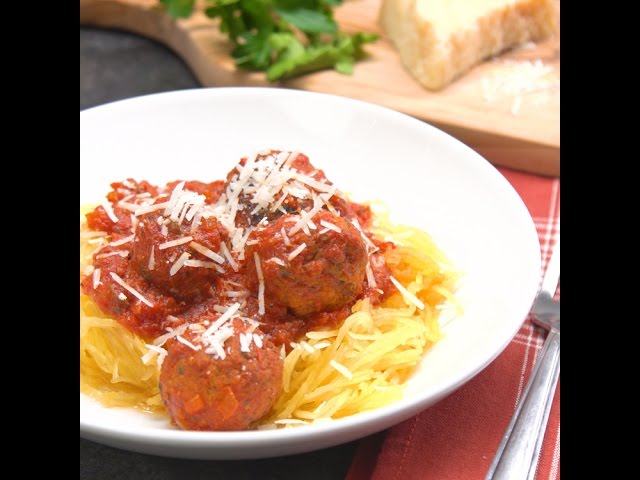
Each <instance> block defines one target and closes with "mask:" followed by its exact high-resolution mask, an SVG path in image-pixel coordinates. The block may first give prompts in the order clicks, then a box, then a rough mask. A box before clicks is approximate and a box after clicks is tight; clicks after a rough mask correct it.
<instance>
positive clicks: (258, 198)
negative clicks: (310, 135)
mask: <svg viewBox="0 0 640 480" xmlns="http://www.w3.org/2000/svg"><path fill="white" fill-rule="evenodd" d="M280 154H283V155H288V154H289V152H281V151H280V150H270V151H269V153H267V152H262V153H261V154H260V155H258V156H257V158H256V160H255V163H253V169H254V171H253V174H252V175H251V176H250V177H249V180H248V181H247V182H246V184H245V185H244V189H243V191H242V192H239V196H238V203H239V206H238V212H237V213H236V217H235V223H236V225H237V226H239V227H243V228H246V227H255V226H257V225H258V223H259V222H260V221H261V220H262V219H263V218H266V219H267V220H268V221H272V220H274V219H276V218H278V217H280V216H281V215H283V213H292V214H295V213H300V212H301V211H302V210H309V209H310V208H312V207H313V204H314V202H313V198H312V192H314V193H316V194H318V193H322V192H323V191H324V190H323V191H319V190H317V189H316V188H314V187H313V186H310V185H308V184H306V183H305V182H304V181H300V180H297V179H296V178H295V177H294V178H290V177H288V176H287V175H284V176H285V177H286V178H287V180H286V181H285V183H286V187H282V188H281V186H280V185H278V186H275V184H277V181H275V179H276V178H277V175H275V176H274V175H273V171H275V170H277V168H276V167H277V165H278V164H279V163H278V162H279V160H277V158H278V156H279V155H280ZM246 163H247V157H244V158H242V159H241V160H240V162H239V163H238V166H237V167H235V168H234V169H233V170H231V171H230V172H229V173H228V174H227V182H226V184H225V190H226V191H227V195H228V196H229V195H230V194H231V192H232V190H233V189H234V188H235V187H234V184H235V183H236V182H237V181H238V179H239V178H240V177H241V175H242V174H241V172H242V169H243V168H244V167H245V165H246ZM284 163H285V165H283V164H279V165H280V168H279V169H280V171H283V172H284V171H285V170H288V169H290V170H291V171H292V172H294V173H295V172H297V173H299V174H302V175H304V176H305V177H307V178H308V179H311V181H312V182H320V183H324V184H325V185H326V186H327V187H330V186H331V185H333V184H332V183H331V182H330V181H329V180H328V179H327V177H326V175H325V174H324V172H323V171H322V170H320V169H317V168H316V167H314V166H313V164H312V163H311V162H310V161H309V157H307V156H306V155H305V154H303V153H298V154H297V155H296V156H295V158H293V159H290V160H287V161H286V162H284ZM267 176H269V177H271V178H273V179H274V182H275V183H274V184H270V183H269V182H267V183H268V184H269V187H268V189H269V190H274V191H275V192H276V193H275V194H274V195H273V198H272V201H271V202H270V203H269V206H268V207H266V206H265V205H264V204H263V202H264V197H263V195H262V194H264V193H265V190H264V188H265V186H264V185H263V181H264V179H265V177H267ZM247 187H248V188H247ZM255 187H258V188H255ZM289 188H290V190H289ZM245 190H248V191H245ZM288 190H289V193H287V191H288ZM283 196H284V198H282V197H283ZM266 198H269V197H268V195H267V196H266ZM329 203H331V204H332V206H333V207H334V208H335V209H336V210H337V211H338V212H340V214H341V215H342V216H344V217H346V218H352V217H353V216H354V215H353V212H352V211H351V209H350V205H349V204H348V203H347V202H346V201H345V200H344V199H343V198H342V197H340V196H338V195H334V196H332V197H331V198H330V199H329ZM273 205H278V206H279V208H278V209H275V210H274V209H272V208H271V206H273Z"/></svg>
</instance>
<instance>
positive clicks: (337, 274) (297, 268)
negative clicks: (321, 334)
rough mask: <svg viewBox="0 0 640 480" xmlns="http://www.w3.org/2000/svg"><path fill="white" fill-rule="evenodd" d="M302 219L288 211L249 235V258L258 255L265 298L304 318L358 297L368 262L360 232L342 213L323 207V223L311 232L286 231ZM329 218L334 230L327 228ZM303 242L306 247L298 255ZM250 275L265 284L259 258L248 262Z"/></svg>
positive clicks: (254, 281) (318, 217) (316, 219)
mask: <svg viewBox="0 0 640 480" xmlns="http://www.w3.org/2000/svg"><path fill="white" fill-rule="evenodd" d="M299 218H300V217H299V216H294V215H283V216H282V217H280V218H279V219H278V220H276V221H274V222H272V223H270V224H268V225H267V226H265V227H259V228H257V229H256V230H254V231H253V232H252V233H251V235H250V236H249V240H248V241H247V245H248V246H247V258H249V259H251V258H254V253H257V254H258V258H259V259H260V265H261V270H262V273H263V275H264V285H265V303H266V304H275V305H284V306H286V307H287V308H289V309H290V310H291V311H292V312H293V313H294V314H295V315H297V316H302V317H303V316H306V315H309V314H312V313H314V312H320V311H332V310H335V309H338V308H340V307H342V306H344V305H345V304H347V303H349V302H352V301H354V300H355V299H356V298H358V296H360V295H361V294H362V292H363V281H364V278H365V268H366V265H367V250H366V246H365V243H364V241H363V239H362V237H361V235H360V232H359V231H358V229H356V228H355V227H354V226H353V225H352V224H351V223H350V222H348V221H346V220H345V219H343V218H342V217H339V216H337V215H334V214H333V213H331V212H328V211H326V210H321V211H320V212H318V213H317V214H316V215H315V216H314V217H313V222H314V224H315V225H316V226H317V228H316V229H315V230H310V235H307V234H306V233H304V232H303V231H298V232H296V233H294V234H293V235H290V236H289V235H286V237H285V236H283V234H282V232H283V231H284V232H285V233H286V232H288V231H290V230H291V229H292V227H293V226H294V225H295V224H296V222H297V221H298V220H299ZM323 222H325V225H326V224H331V225H332V226H333V228H334V229H328V228H326V227H324V226H323V225H322V223H323ZM336 230H340V231H336ZM303 244H304V245H305V246H304V249H303V250H301V251H300V252H299V253H298V254H297V255H296V256H292V254H294V253H295V251H296V250H297V249H299V248H301V245H303ZM248 275H249V281H250V282H251V283H252V285H253V286H255V285H257V284H259V279H258V275H257V270H256V267H255V262H248Z"/></svg>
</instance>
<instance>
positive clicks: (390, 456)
mask: <svg viewBox="0 0 640 480" xmlns="http://www.w3.org/2000/svg"><path fill="white" fill-rule="evenodd" d="M499 170H500V172H501V173H502V174H503V175H504V176H505V177H506V178H507V180H509V182H511V185H513V187H514V188H515V189H516V191H517V192H518V193H519V194H520V196H521V197H522V199H523V200H524V202H525V204H526V205H527V207H528V209H529V212H530V213H531V216H532V217H533V220H534V222H535V225H536V228H537V230H538V235H539V238H540V246H541V250H542V260H543V264H544V266H545V267H546V264H547V262H548V260H549V256H550V255H551V247H552V246H553V245H551V243H552V241H553V235H554V234H555V232H556V231H557V230H558V228H559V215H560V180H559V179H552V178H546V177H540V176H536V175H531V174H526V173H522V172H516V171H513V170H508V169H505V168H500V169H499ZM545 336H546V332H545V331H544V330H543V329H541V328H539V327H536V326H534V325H533V324H532V323H531V319H530V318H527V320H526V321H525V322H524V324H523V325H522V328H521V329H520V331H519V332H518V334H517V335H516V336H515V338H514V339H513V340H512V341H511V343H510V344H509V346H508V347H507V348H506V349H505V351H504V352H503V353H502V354H501V355H500V356H499V357H498V358H496V360H494V361H493V363H491V364H490V365H489V366H488V367H487V368H486V369H485V370H483V371H482V372H481V373H479V374H478V375H477V376H476V377H474V378H473V379H472V380H471V381H470V382H469V383H467V384H466V385H464V386H463V387H462V388H460V389H459V390H457V391H456V392H454V393H453V394H451V395H450V396H448V397H447V398H445V399H444V400H442V401H441V402H439V403H438V404H436V405H434V406H433V407H431V408H429V409H427V410H425V411H424V412H422V413H420V414H419V415H417V416H415V417H413V418H411V419H409V420H407V421H405V422H403V423H401V424H399V425H397V426H395V427H393V428H391V429H389V430H387V431H385V432H381V433H379V434H377V435H373V436H371V437H367V438H365V439H364V440H362V441H361V443H360V445H359V447H358V450H357V451H356V455H355V457H354V459H353V462H352V464H351V467H350V469H349V472H348V474H347V480H400V479H401V480H412V479H435V480H449V479H451V480H467V479H468V480H475V479H480V480H481V479H484V476H485V474H486V472H487V470H488V469H489V465H490V464H491V462H492V460H493V456H494V454H495V451H496V449H497V448H498V444H499V443H500V440H501V438H502V435H503V433H504V430H505V428H506V427H507V424H508V423H509V421H510V419H511V415H512V414H513V412H514V409H515V408H516V406H517V404H518V401H519V399H520V395H521V394H522V390H523V388H524V386H525V385H526V382H527V379H528V377H529V374H530V373H531V369H532V366H533V364H534V363H535V361H536V359H537V357H538V354H539V353H540V350H541V348H542V344H543V343H544V339H545ZM559 478H560V382H558V387H557V390H556V396H555V399H554V402H553V406H552V407H551V413H550V415H549V423H548V426H547V431H546V434H545V440H544V444H543V446H542V451H541V454H540V462H539V464H538V471H537V473H536V479H537V480H539V479H551V480H556V479H559Z"/></svg>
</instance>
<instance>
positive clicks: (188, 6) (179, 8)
mask: <svg viewBox="0 0 640 480" xmlns="http://www.w3.org/2000/svg"><path fill="white" fill-rule="evenodd" d="M160 3H161V4H162V5H164V7H165V8H166V9H167V13H168V14H169V15H170V16H171V17H172V18H187V17H190V16H191V14H192V13H193V5H194V3H195V0H160Z"/></svg>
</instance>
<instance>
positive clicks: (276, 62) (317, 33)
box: [160, 0, 378, 82]
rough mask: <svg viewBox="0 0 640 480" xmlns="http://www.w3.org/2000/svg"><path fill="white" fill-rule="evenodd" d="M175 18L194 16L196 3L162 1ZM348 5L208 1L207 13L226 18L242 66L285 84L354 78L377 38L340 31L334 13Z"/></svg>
mask: <svg viewBox="0 0 640 480" xmlns="http://www.w3.org/2000/svg"><path fill="white" fill-rule="evenodd" d="M160 3H161V4H163V5H164V7H165V8H166V9H167V12H168V13H169V15H171V16H172V17H174V18H187V17H189V16H191V14H192V13H193V9H194V3H195V0H160ZM340 4H342V0H207V2H206V9H205V13H206V15H207V16H208V17H210V18H219V19H220V31H221V32H223V33H225V34H226V35H227V37H228V38H229V40H230V42H231V44H232V45H233V50H232V52H231V55H232V56H233V58H234V59H235V62H236V65H237V66H238V67H240V68H243V69H246V70H254V71H265V72H266V74H267V80H269V81H270V82H275V81H277V80H285V79H288V78H292V77H297V76H299V75H304V74H306V73H310V72H314V71H317V70H325V69H329V68H335V69H336V70H337V71H338V72H340V73H344V74H350V73H352V72H353V64H354V63H355V62H356V61H357V60H358V59H360V58H362V57H363V55H364V51H363V49H362V45H364V44H365V43H369V42H373V41H375V40H377V39H378V36H377V35H376V34H372V33H365V32H358V33H355V34H351V35H350V34H347V33H345V32H342V31H340V28H339V26H338V24H337V23H336V21H335V19H334V17H333V8H334V7H336V6H338V5H340Z"/></svg>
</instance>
